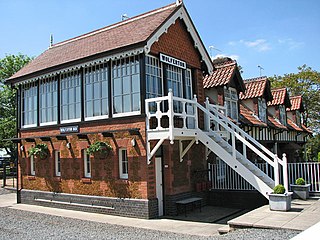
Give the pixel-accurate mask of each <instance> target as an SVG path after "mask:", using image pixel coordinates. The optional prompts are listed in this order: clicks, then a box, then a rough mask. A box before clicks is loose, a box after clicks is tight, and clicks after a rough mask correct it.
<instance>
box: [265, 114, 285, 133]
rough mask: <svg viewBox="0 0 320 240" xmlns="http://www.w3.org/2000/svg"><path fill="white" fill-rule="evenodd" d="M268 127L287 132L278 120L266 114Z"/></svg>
mask: <svg viewBox="0 0 320 240" xmlns="http://www.w3.org/2000/svg"><path fill="white" fill-rule="evenodd" d="M268 125H269V126H271V127H274V128H279V129H283V130H287V127H286V126H284V125H282V124H281V123H280V121H279V120H278V119H276V118H275V117H273V116H271V115H270V114H268Z"/></svg>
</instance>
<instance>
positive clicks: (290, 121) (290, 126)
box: [287, 118, 303, 132]
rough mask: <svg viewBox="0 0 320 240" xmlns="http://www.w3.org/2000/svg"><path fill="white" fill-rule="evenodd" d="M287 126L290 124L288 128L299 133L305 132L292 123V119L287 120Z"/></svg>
mask: <svg viewBox="0 0 320 240" xmlns="http://www.w3.org/2000/svg"><path fill="white" fill-rule="evenodd" d="M287 124H288V127H289V128H291V129H293V130H296V131H299V132H302V131H303V130H302V129H301V128H300V127H299V126H298V125H297V124H296V123H295V122H294V121H292V120H291V119H290V118H287Z"/></svg>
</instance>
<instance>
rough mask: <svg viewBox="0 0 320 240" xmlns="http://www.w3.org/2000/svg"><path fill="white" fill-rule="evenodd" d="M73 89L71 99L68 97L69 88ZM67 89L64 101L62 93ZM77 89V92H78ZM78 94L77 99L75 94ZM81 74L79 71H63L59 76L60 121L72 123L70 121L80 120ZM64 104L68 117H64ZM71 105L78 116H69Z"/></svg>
mask: <svg viewBox="0 0 320 240" xmlns="http://www.w3.org/2000/svg"><path fill="white" fill-rule="evenodd" d="M70 89H71V90H73V91H74V92H73V94H74V96H73V99H70V96H69V90H70ZM64 90H67V101H66V103H65V102H64V99H63V98H64V94H63V91H64ZM78 91H79V92H78ZM77 94H79V101H77V100H76V96H77ZM81 98H82V96H81V74H80V72H79V71H73V72H67V73H63V74H61V76H60V106H59V107H60V118H61V123H72V122H80V121H81V101H82V99H81ZM77 105H79V109H77V107H76V106H77ZM64 106H65V107H67V109H68V118H65V116H64V113H63V110H64ZM71 106H73V107H74V110H73V113H74V114H75V115H76V114H78V115H79V117H75V118H70V116H69V111H70V109H69V108H70V107H71Z"/></svg>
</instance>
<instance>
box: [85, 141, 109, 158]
mask: <svg viewBox="0 0 320 240" xmlns="http://www.w3.org/2000/svg"><path fill="white" fill-rule="evenodd" d="M111 150H112V147H111V146H110V145H109V144H108V143H105V142H101V141H97V142H95V143H93V144H91V145H90V146H89V147H88V148H87V153H88V154H89V155H94V154H96V153H99V154H102V155H107V154H108V153H109V152H110V151H111Z"/></svg>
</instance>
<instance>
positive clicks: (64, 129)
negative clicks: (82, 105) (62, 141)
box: [60, 125, 79, 134]
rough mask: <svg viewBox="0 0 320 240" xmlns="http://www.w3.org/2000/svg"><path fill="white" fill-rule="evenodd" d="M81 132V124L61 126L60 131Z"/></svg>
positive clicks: (63, 132) (62, 132)
mask: <svg viewBox="0 0 320 240" xmlns="http://www.w3.org/2000/svg"><path fill="white" fill-rule="evenodd" d="M78 132H79V126H78V125H75V126H68V127H60V133H61V134H65V133H78Z"/></svg>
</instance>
